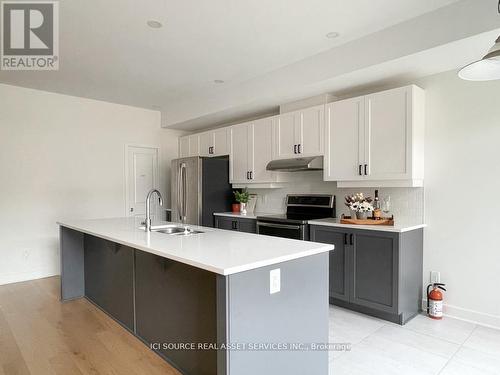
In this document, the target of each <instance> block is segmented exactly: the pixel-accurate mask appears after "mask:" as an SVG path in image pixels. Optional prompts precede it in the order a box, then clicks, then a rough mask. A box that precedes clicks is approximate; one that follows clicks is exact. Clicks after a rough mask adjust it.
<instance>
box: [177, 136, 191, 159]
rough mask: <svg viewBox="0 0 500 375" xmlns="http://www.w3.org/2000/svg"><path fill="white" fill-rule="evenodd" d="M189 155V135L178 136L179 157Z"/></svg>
mask: <svg viewBox="0 0 500 375" xmlns="http://www.w3.org/2000/svg"><path fill="white" fill-rule="evenodd" d="M188 156H189V136H185V137H180V138H179V157H180V158H186V157H188Z"/></svg>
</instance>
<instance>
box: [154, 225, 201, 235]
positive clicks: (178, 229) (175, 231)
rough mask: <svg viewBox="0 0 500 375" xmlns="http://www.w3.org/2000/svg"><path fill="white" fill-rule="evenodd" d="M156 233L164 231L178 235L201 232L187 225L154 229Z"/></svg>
mask: <svg viewBox="0 0 500 375" xmlns="http://www.w3.org/2000/svg"><path fill="white" fill-rule="evenodd" d="M156 232H158V233H165V234H178V235H184V236H188V235H190V234H198V233H202V232H201V231H199V230H194V229H191V228H188V227H185V228H184V227H170V228H165V229H160V230H156Z"/></svg>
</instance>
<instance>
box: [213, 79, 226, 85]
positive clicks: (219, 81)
mask: <svg viewBox="0 0 500 375" xmlns="http://www.w3.org/2000/svg"><path fill="white" fill-rule="evenodd" d="M214 83H217V84H221V83H224V81H223V80H222V79H214Z"/></svg>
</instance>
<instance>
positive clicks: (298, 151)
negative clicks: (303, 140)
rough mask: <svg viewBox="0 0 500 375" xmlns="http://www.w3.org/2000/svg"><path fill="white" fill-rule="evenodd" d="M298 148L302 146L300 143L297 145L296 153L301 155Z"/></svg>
mask: <svg viewBox="0 0 500 375" xmlns="http://www.w3.org/2000/svg"><path fill="white" fill-rule="evenodd" d="M300 146H302V145H301V144H300V143H299V144H298V145H297V151H298V153H299V154H302V151H301V150H300Z"/></svg>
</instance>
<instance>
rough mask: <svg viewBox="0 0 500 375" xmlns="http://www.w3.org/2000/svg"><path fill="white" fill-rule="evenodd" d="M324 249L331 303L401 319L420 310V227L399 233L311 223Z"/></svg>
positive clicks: (316, 237)
mask: <svg viewBox="0 0 500 375" xmlns="http://www.w3.org/2000/svg"><path fill="white" fill-rule="evenodd" d="M311 240H312V241H316V242H323V243H330V244H333V245H335V251H333V252H330V256H329V258H330V259H329V263H330V281H329V296H330V298H329V300H330V303H331V304H334V305H338V306H341V307H345V308H349V309H352V310H355V311H359V312H362V313H365V314H369V315H373V316H376V317H379V318H382V319H386V320H389V321H392V322H394V323H398V324H405V323H406V322H407V321H408V320H409V319H411V318H413V317H414V316H415V315H416V314H418V312H419V311H421V301H422V272H423V271H422V267H423V266H422V262H423V260H422V259H423V229H422V228H418V229H415V230H411V231H404V232H390V231H383V230H380V231H377V230H363V229H353V228H341V227H333V226H322V225H311Z"/></svg>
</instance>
